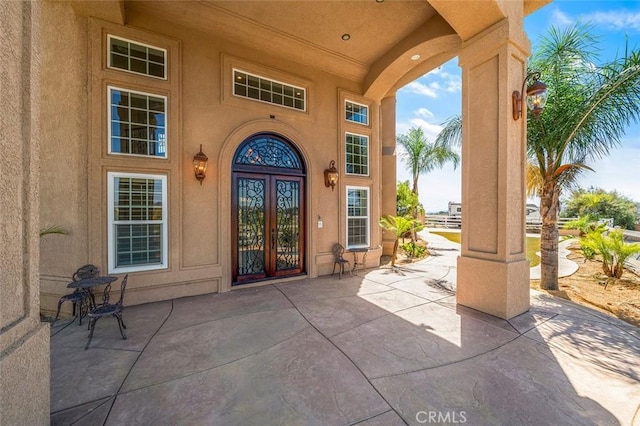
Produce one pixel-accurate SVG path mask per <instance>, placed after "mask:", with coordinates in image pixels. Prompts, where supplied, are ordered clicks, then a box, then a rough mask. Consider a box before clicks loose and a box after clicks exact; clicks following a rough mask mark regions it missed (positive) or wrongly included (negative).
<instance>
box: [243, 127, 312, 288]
mask: <svg viewBox="0 0 640 426" xmlns="http://www.w3.org/2000/svg"><path fill="white" fill-rule="evenodd" d="M304 188H305V179H304V168H303V164H302V161H301V159H300V156H299V154H298V153H297V152H296V150H295V149H294V148H293V146H292V145H291V144H290V143H289V142H288V141H286V140H284V139H283V138H281V137H279V136H277V135H272V134H260V135H255V136H252V137H251V138H249V139H247V140H246V141H245V142H244V143H243V144H242V145H240V147H239V148H238V150H237V151H236V156H235V160H234V172H233V191H232V197H233V198H232V199H233V206H232V231H233V233H234V235H233V239H232V241H233V243H234V246H233V284H234V285H236V284H243V283H247V282H255V281H260V280H265V279H270V278H276V277H283V276H290V275H297V274H301V273H303V272H304V265H305V263H304V262H305V253H304V247H305V244H304V242H305V232H304V230H305V226H304Z"/></svg>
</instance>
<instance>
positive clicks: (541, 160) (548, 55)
mask: <svg viewBox="0 0 640 426" xmlns="http://www.w3.org/2000/svg"><path fill="white" fill-rule="evenodd" d="M596 45H597V37H595V36H594V35H593V34H592V28H591V26H590V25H583V24H576V25H573V26H571V27H568V28H566V29H565V30H559V29H557V28H555V27H552V28H551V29H550V30H549V33H548V35H546V36H544V37H542V39H541V42H540V44H539V46H538V47H537V49H536V50H535V52H534V55H533V56H532V58H531V60H530V62H529V68H530V69H535V70H538V71H540V72H541V73H542V76H543V77H542V79H543V80H544V82H545V83H546V84H547V86H548V89H547V90H548V100H547V104H546V107H545V111H544V113H543V114H541V115H540V116H539V118H538V120H533V119H532V120H530V121H529V125H528V128H527V153H528V164H527V193H528V195H537V196H538V197H540V215H541V218H542V229H541V232H540V266H541V279H540V286H541V287H542V288H543V289H547V290H557V289H558V236H559V234H558V214H559V212H560V194H561V192H562V190H563V189H568V188H571V187H572V186H573V185H574V184H575V183H576V181H577V178H578V176H579V175H580V173H582V172H583V171H585V170H591V171H592V169H591V168H590V167H589V166H588V165H587V163H588V162H589V161H593V160H597V159H599V158H602V157H603V156H605V155H607V154H608V153H609V150H610V149H611V148H613V147H616V146H618V145H619V144H620V138H621V137H622V136H623V135H624V131H625V126H626V125H628V124H630V123H631V122H638V120H639V119H640V106H639V105H640V52H639V51H637V50H636V51H631V52H626V53H625V55H624V57H623V58H621V59H615V60H613V61H612V62H610V63H606V64H604V65H601V66H596V65H595V60H596V59H597V46H596ZM530 117H532V116H530ZM461 130H462V123H461V121H460V117H459V116H456V117H452V118H451V119H449V120H448V121H447V122H446V123H445V128H444V130H443V131H442V132H441V133H440V135H439V136H438V139H440V138H441V137H442V138H443V139H449V140H452V141H453V142H454V143H455V142H456V141H459V140H460V135H461ZM436 141H437V140H436Z"/></svg>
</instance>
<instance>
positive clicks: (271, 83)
mask: <svg viewBox="0 0 640 426" xmlns="http://www.w3.org/2000/svg"><path fill="white" fill-rule="evenodd" d="M233 94H234V95H236V96H242V97H245V98H250V99H255V100H258V101H262V102H268V103H270V104H275V105H280V106H284V107H288V108H293V109H297V110H300V111H305V109H306V97H307V93H306V90H305V89H303V88H301V87H296V86H292V85H289V84H285V83H281V82H278V81H275V80H270V79H267V78H264V77H260V76H257V75H254V74H249V73H247V72H244V71H239V70H233Z"/></svg>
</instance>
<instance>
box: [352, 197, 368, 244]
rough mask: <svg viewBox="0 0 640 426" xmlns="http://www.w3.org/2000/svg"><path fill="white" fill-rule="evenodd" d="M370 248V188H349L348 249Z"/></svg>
mask: <svg viewBox="0 0 640 426" xmlns="http://www.w3.org/2000/svg"><path fill="white" fill-rule="evenodd" d="M368 246H369V188H360V187H349V186H348V187H347V247H349V248H353V247H368Z"/></svg>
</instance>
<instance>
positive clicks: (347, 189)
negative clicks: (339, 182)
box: [345, 186, 371, 249]
mask: <svg viewBox="0 0 640 426" xmlns="http://www.w3.org/2000/svg"><path fill="white" fill-rule="evenodd" d="M352 189H357V190H365V191H366V192H367V216H366V218H365V217H364V216H349V190H352ZM345 196H346V200H345V206H346V209H347V210H346V214H345V216H346V224H345V225H346V226H345V230H346V241H345V245H346V246H347V249H351V248H362V247H369V246H370V243H371V189H370V188H369V187H368V186H347V187H346V192H345ZM350 218H355V219H358V218H365V219H366V220H367V226H366V229H367V241H366V243H365V244H356V245H349V219H350Z"/></svg>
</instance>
